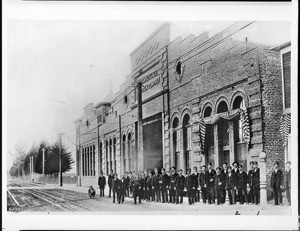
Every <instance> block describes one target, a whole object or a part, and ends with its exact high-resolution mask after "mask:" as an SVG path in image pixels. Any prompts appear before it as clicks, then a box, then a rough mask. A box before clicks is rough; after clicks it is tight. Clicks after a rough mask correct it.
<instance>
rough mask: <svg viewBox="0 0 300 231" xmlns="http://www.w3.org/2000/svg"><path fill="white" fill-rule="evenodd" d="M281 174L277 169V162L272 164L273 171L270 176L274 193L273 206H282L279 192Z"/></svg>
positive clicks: (281, 185) (281, 186)
mask: <svg viewBox="0 0 300 231" xmlns="http://www.w3.org/2000/svg"><path fill="white" fill-rule="evenodd" d="M282 178H283V174H282V171H281V170H280V169H279V162H278V161H275V162H274V170H273V172H272V175H271V188H272V190H273V193H274V199H275V205H278V204H280V205H282V193H281V190H282V189H283V179H282Z"/></svg>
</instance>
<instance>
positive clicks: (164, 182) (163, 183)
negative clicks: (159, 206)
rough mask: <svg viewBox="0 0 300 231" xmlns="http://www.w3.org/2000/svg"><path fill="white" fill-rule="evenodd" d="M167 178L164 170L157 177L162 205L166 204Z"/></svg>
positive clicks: (168, 180)
mask: <svg viewBox="0 0 300 231" xmlns="http://www.w3.org/2000/svg"><path fill="white" fill-rule="evenodd" d="M169 182H170V179H169V176H168V175H167V174H166V170H165V169H164V168H162V169H161V175H160V177H159V184H160V191H161V197H162V203H165V202H167V203H168V197H167V190H168V187H169Z"/></svg>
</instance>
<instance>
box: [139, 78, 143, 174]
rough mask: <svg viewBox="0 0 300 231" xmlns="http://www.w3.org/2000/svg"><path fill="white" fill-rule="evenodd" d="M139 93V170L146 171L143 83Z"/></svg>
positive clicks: (140, 84)
mask: <svg viewBox="0 0 300 231" xmlns="http://www.w3.org/2000/svg"><path fill="white" fill-rule="evenodd" d="M137 93H138V153H137V155H138V156H137V162H138V163H137V170H138V171H143V170H144V153H143V152H144V148H143V103H142V83H141V82H138V83H137Z"/></svg>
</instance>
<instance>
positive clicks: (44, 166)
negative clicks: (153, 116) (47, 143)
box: [42, 148, 45, 184]
mask: <svg viewBox="0 0 300 231" xmlns="http://www.w3.org/2000/svg"><path fill="white" fill-rule="evenodd" d="M42 150H43V184H45V148H43V149H42Z"/></svg>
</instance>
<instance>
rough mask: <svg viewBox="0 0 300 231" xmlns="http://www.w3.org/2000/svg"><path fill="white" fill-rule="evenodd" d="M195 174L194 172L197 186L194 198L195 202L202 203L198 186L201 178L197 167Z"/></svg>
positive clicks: (195, 167)
mask: <svg viewBox="0 0 300 231" xmlns="http://www.w3.org/2000/svg"><path fill="white" fill-rule="evenodd" d="M193 169H194V172H193V174H192V175H193V177H194V184H195V186H194V187H195V190H194V198H195V202H200V191H199V189H198V188H199V185H198V178H199V172H198V168H197V166H194V167H193Z"/></svg>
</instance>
